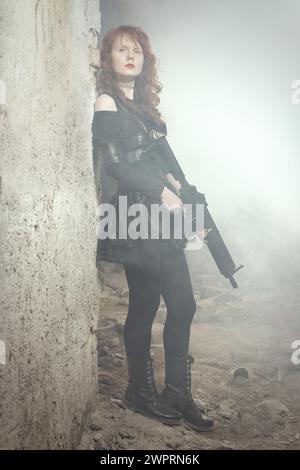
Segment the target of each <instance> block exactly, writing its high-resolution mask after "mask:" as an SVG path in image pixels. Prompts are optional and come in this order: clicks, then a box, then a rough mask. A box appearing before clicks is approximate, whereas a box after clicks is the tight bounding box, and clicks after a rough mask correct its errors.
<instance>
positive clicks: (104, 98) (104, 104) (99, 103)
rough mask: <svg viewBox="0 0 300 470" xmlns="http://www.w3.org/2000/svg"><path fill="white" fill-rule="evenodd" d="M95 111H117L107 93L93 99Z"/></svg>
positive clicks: (113, 101)
mask: <svg viewBox="0 0 300 470" xmlns="http://www.w3.org/2000/svg"><path fill="white" fill-rule="evenodd" d="M95 111H118V110H117V107H116V102H115V100H114V99H113V98H112V97H111V96H109V95H107V94H106V93H102V95H100V96H98V97H97V98H96V101H95Z"/></svg>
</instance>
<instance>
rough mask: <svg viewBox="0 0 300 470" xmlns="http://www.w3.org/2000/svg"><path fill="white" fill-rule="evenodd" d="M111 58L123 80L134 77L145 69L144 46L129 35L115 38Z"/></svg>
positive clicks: (113, 65)
mask: <svg viewBox="0 0 300 470" xmlns="http://www.w3.org/2000/svg"><path fill="white" fill-rule="evenodd" d="M111 58H112V67H113V71H114V72H115V74H116V76H117V77H118V78H120V79H122V80H124V79H126V78H130V79H134V78H135V77H138V76H139V75H140V73H141V72H142V70H143V64H144V54H143V50H142V47H141V45H140V44H139V43H138V42H134V41H133V40H132V39H131V38H130V37H129V36H127V35H124V36H123V37H121V36H118V37H117V38H116V39H115V40H114V42H113V44H112V50H111ZM128 64H132V65H128Z"/></svg>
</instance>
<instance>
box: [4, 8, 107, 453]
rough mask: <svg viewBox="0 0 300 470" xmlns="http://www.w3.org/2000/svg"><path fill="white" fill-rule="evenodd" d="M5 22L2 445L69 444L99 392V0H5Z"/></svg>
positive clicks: (55, 446)
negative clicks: (93, 54)
mask: <svg viewBox="0 0 300 470" xmlns="http://www.w3.org/2000/svg"><path fill="white" fill-rule="evenodd" d="M0 23H1V24H0V56H1V59H0V60H1V65H0V98H1V99H0V149H1V161H0V176H1V180H0V182H1V187H0V203H1V230H0V250H1V253H0V254H1V275H0V287H1V297H0V448H1V449H22V448H25V449H46V448H48V449H59V448H65V449H66V448H73V447H75V446H76V445H77V443H78V442H79V439H80V435H81V430H82V427H83V424H84V421H85V416H86V414H87V412H88V411H89V410H90V409H92V408H93V407H94V405H95V401H96V396H97V353H96V337H95V334H94V330H95V328H96V326H97V317H98V309H99V286H98V281H97V272H96V267H95V249H96V206H97V201H96V197H95V188H94V179H93V166H92V144H91V122H92V117H93V103H94V99H95V93H94V88H93V86H92V84H91V71H90V70H89V51H88V48H89V45H90V44H89V40H90V33H89V30H90V28H94V29H96V30H99V27H100V12H99V1H98V0H59V1H56V0H55V1H53V0H22V1H20V0H13V1H12V0H2V1H1V2H0Z"/></svg>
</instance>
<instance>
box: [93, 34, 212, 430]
mask: <svg viewBox="0 0 300 470" xmlns="http://www.w3.org/2000/svg"><path fill="white" fill-rule="evenodd" d="M155 65H156V59H155V56H154V55H153V53H152V52H151V48H150V44H149V39H148V37H147V35H146V34H145V32H144V31H143V30H142V29H141V28H139V27H133V26H120V27H118V28H116V29H114V30H111V31H109V32H108V33H107V34H106V36H105V37H104V39H103V44H102V48H101V67H100V69H99V71H98V72H97V81H96V83H97V94H98V97H97V99H96V103H95V113H94V119H93V124H92V132H93V152H94V153H93V158H94V171H95V177H96V178H97V183H99V182H100V185H99V187H100V189H101V202H102V203H103V202H109V201H113V202H114V204H115V207H116V208H117V210H119V211H120V208H119V206H118V204H116V199H115V196H114V194H115V195H120V194H123V195H127V196H128V198H129V201H131V202H137V201H140V202H143V203H144V204H145V205H146V207H148V208H149V206H150V205H151V203H152V204H153V203H159V204H163V205H164V207H167V208H168V210H169V212H170V215H172V214H173V216H174V215H175V213H176V211H177V212H178V211H182V208H183V203H182V200H181V199H180V190H181V189H182V187H183V186H186V185H188V183H187V181H186V179H185V176H184V173H183V172H182V170H181V168H180V165H179V164H178V162H177V160H176V158H175V156H174V154H173V152H172V150H171V149H170V147H169V145H168V142H167V140H166V138H165V135H166V124H165V122H164V121H163V120H162V118H161V115H160V112H159V111H158V109H157V105H158V104H159V102H160V100H159V97H158V93H159V92H160V91H161V89H162V85H161V84H160V82H159V81H158V80H157V79H156V68H155ZM145 155H146V157H147V158H146V157H145ZM100 166H101V172H100ZM99 175H100V177H99V178H98V176H99ZM99 180H100V181H99ZM121 215H122V214H121ZM150 223H151V222H150ZM185 243H186V239H185V238H184V237H183V238H182V239H181V240H175V239H174V238H173V237H172V235H171V234H170V237H169V239H163V240H162V239H151V238H149V239H143V240H141V239H137V240H136V239H130V238H129V239H127V240H121V239H117V240H114V239H112V238H106V239H101V240H100V239H98V246H97V257H96V264H97V265H98V264H99V263H100V262H101V260H102V259H104V260H106V261H110V262H118V263H122V264H123V265H124V270H125V275H126V279H127V283H128V289H129V307H128V315H127V318H126V322H125V325H124V344H125V349H126V357H127V365H128V376H129V381H128V386H127V389H126V391H125V394H124V398H123V401H124V404H125V405H126V406H127V407H129V408H131V409H133V410H135V411H137V412H139V413H142V414H144V415H146V416H148V417H149V418H153V419H156V420H159V421H161V422H163V423H165V424H169V425H177V424H180V423H182V422H183V423H184V424H185V425H186V426H187V427H189V428H191V429H194V430H196V431H210V430H211V429H212V428H213V420H212V419H211V418H210V417H208V416H206V415H205V414H203V413H201V411H200V410H199V408H198V407H197V406H196V404H195V402H194V401H193V397H192V393H191V364H192V362H193V361H194V359H193V357H192V356H191V355H190V354H188V349H189V339H190V326H191V323H192V319H193V315H194V313H195V311H196V303H195V299H194V295H193V289H192V285H191V279H190V274H189V270H188V266H187V262H186V258H185V253H184V247H185ZM161 295H162V297H163V299H164V302H165V304H166V307H167V317H166V322H165V326H164V332H163V342H164V350H165V372H166V378H165V388H164V390H163V391H162V393H158V391H157V388H156V385H155V381H154V376H153V358H152V356H151V355H150V345H151V328H152V324H153V321H154V318H155V314H156V312H157V310H158V307H159V304H160V296H161Z"/></svg>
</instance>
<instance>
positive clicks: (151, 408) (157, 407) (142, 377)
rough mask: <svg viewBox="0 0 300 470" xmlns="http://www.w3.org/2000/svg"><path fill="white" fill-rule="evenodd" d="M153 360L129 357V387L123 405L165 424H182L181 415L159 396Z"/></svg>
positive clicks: (150, 358)
mask: <svg viewBox="0 0 300 470" xmlns="http://www.w3.org/2000/svg"><path fill="white" fill-rule="evenodd" d="M152 363H153V358H152V357H151V356H149V358H146V359H131V358H128V357H127V365H128V376H129V380H128V386H127V389H126V391H125V394H124V397H123V403H124V405H125V406H127V407H128V408H130V409H132V410H134V411H136V412H138V413H141V414H143V415H145V416H147V417H148V418H152V419H155V420H158V421H160V422H162V423H164V424H169V425H178V424H182V416H181V414H180V413H179V412H178V411H176V410H175V409H174V408H172V406H171V405H169V404H168V403H166V402H165V401H164V399H163V398H162V397H161V396H160V395H159V393H158V391H157V389H156V385H155V381H154V375H153V366H152Z"/></svg>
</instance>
